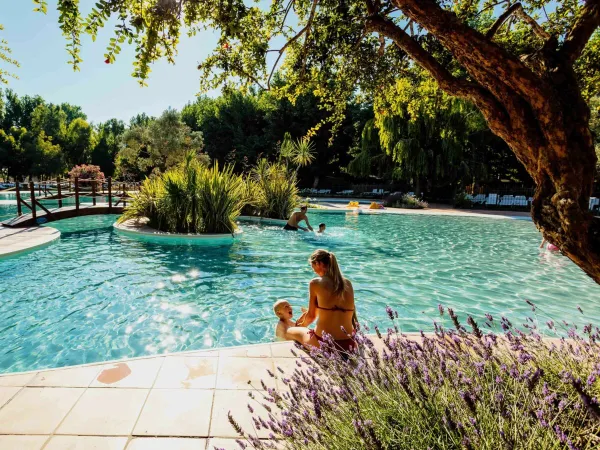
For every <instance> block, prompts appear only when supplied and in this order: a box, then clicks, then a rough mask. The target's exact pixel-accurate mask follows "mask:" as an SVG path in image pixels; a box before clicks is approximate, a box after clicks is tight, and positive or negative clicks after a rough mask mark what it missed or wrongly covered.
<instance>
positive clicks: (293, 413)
mask: <svg viewBox="0 0 600 450" xmlns="http://www.w3.org/2000/svg"><path fill="white" fill-rule="evenodd" d="M528 303H529V304H530V306H531V307H532V309H534V310H535V306H534V305H533V304H531V303H530V302H528ZM439 311H440V315H441V319H440V322H439V323H435V332H434V333H432V334H427V335H426V334H423V333H421V335H420V336H417V335H413V336H408V335H404V334H402V333H401V332H400V330H399V329H398V327H397V326H396V324H395V323H394V322H395V319H396V318H397V317H398V315H397V313H396V312H394V311H393V310H392V309H391V308H389V307H388V308H387V312H388V315H389V317H390V319H391V321H392V324H391V327H390V328H389V329H388V330H387V333H385V334H382V333H381V332H380V331H379V329H377V328H376V329H375V331H376V333H377V338H373V339H371V338H369V337H367V335H366V334H365V332H364V331H365V330H359V331H358V333H357V335H356V338H355V339H356V340H357V341H358V342H359V344H360V346H361V347H362V349H363V351H362V354H350V355H345V354H341V353H339V352H337V351H334V350H332V347H331V346H330V345H329V346H327V345H326V346H324V347H322V348H321V349H317V350H312V351H311V352H310V355H309V354H307V355H306V356H302V357H301V358H300V361H298V362H297V365H298V367H297V368H296V369H295V370H294V372H293V373H285V371H283V370H282V369H281V368H278V369H277V372H276V373H274V374H273V373H270V375H271V376H273V377H276V378H279V379H281V381H282V382H283V383H284V384H285V385H286V386H287V389H286V390H283V391H277V390H274V389H269V388H268V387H267V386H266V385H264V383H263V386H262V388H260V390H257V391H256V393H254V394H253V395H252V396H251V397H252V400H250V403H249V404H248V408H249V410H250V412H251V413H254V414H253V429H252V430H248V429H243V428H242V427H241V426H240V425H239V423H238V422H237V421H236V414H235V413H230V415H229V419H230V422H231V424H232V425H233V427H234V428H235V429H236V430H237V431H238V433H239V434H240V440H239V441H238V443H239V445H240V447H242V448H246V447H250V448H289V449H300V448H302V449H359V448H362V449H473V450H475V449H490V450H492V449H494V450H496V449H531V450H534V449H535V450H537V449H571V450H572V449H598V448H600V406H599V402H598V398H599V397H600V385H599V382H598V380H597V378H598V377H599V376H600V346H599V344H598V341H599V339H600V329H599V328H598V327H594V326H592V325H591V324H587V325H585V326H584V327H583V329H578V328H577V326H575V325H573V324H568V323H566V322H564V323H563V324H561V325H560V327H557V325H556V324H554V322H552V321H548V322H547V323H546V324H544V325H543V328H544V329H545V331H544V333H545V334H548V333H550V334H552V335H553V336H555V339H551V340H548V339H543V337H542V334H541V333H542V332H541V330H540V329H539V328H538V327H539V326H540V325H539V324H538V322H537V319H534V318H528V319H527V321H526V323H524V324H523V326H522V327H516V326H514V325H513V324H512V323H511V322H510V321H509V320H508V319H507V318H505V317H501V318H499V319H498V318H496V317H492V316H491V315H489V314H487V315H486V321H485V322H486V329H487V330H495V331H484V330H482V329H481V328H480V327H479V325H478V324H477V323H476V321H475V320H474V319H473V318H472V317H470V316H469V317H468V318H467V327H468V329H467V327H466V326H464V325H463V324H462V323H461V322H460V321H459V319H458V317H457V315H456V314H455V313H454V311H453V310H452V309H450V308H448V310H447V311H446V310H445V309H444V308H443V307H442V306H441V305H440V306H439ZM580 311H581V310H580ZM444 322H448V324H451V325H450V326H449V327H445V326H444ZM557 328H558V330H557ZM559 335H563V336H567V337H566V338H565V337H558V336H559ZM327 340H328V339H327V338H326V341H327ZM329 342H330V344H331V341H329ZM299 352H300V353H302V351H301V350H300V351H299ZM255 411H256V412H255ZM261 430H262V432H264V431H266V432H267V434H268V435H269V437H270V440H259V439H258V438H257V431H258V432H261Z"/></svg>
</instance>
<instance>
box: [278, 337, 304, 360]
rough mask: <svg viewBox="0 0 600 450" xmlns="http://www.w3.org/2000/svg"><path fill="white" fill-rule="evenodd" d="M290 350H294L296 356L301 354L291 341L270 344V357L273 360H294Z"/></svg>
mask: <svg viewBox="0 0 600 450" xmlns="http://www.w3.org/2000/svg"><path fill="white" fill-rule="evenodd" d="M292 350H294V351H295V352H296V354H297V355H300V354H301V353H302V350H299V349H297V348H296V345H295V344H294V343H293V342H292V341H287V342H281V343H277V344H271V355H272V356H273V357H274V358H295V356H294V355H293V354H292Z"/></svg>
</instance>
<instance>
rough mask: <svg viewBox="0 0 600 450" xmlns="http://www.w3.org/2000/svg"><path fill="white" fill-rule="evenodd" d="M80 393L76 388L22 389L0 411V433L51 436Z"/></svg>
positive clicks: (81, 391)
mask: <svg viewBox="0 0 600 450" xmlns="http://www.w3.org/2000/svg"><path fill="white" fill-rule="evenodd" d="M83 391H84V390H83V389H77V388H52V389H50V388H24V389H22V390H21V391H20V392H19V393H18V394H17V395H16V397H15V398H13V399H12V400H11V401H10V402H9V403H8V404H7V405H6V406H4V407H3V408H2V409H0V433H3V434H50V433H52V432H53V431H54V429H55V428H56V427H57V426H58V424H59V423H60V421H61V420H62V419H63V417H65V416H66V415H67V413H68V412H69V410H70V409H71V408H72V407H73V405H74V404H75V402H76V401H77V399H78V398H79V397H80V396H81V394H82V393H83Z"/></svg>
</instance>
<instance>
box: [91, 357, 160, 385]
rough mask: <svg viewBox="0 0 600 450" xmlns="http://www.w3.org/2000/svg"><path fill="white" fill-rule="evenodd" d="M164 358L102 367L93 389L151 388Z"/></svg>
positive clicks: (93, 383) (93, 382)
mask: <svg viewBox="0 0 600 450" xmlns="http://www.w3.org/2000/svg"><path fill="white" fill-rule="evenodd" d="M163 360H164V358H162V357H160V358H149V359H138V360H135V361H124V362H117V363H113V364H106V365H105V366H102V370H101V372H100V373H99V374H98V376H97V377H96V379H95V380H94V381H92V384H91V387H119V388H147V389H149V388H151V387H152V384H153V383H154V380H155V379H156V375H157V374H158V370H159V369H160V366H161V365H162V363H163Z"/></svg>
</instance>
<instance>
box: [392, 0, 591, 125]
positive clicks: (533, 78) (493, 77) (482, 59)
mask: <svg viewBox="0 0 600 450" xmlns="http://www.w3.org/2000/svg"><path fill="white" fill-rule="evenodd" d="M595 1H600V0H595ZM393 2H394V4H395V5H396V6H398V7H399V8H400V9H401V10H402V12H403V13H404V14H405V15H406V16H407V17H408V18H410V19H413V20H414V21H415V22H417V23H418V24H420V25H421V26H422V27H423V28H425V29H426V30H427V31H428V32H429V33H431V34H432V35H433V36H435V37H436V38H437V39H438V40H439V41H440V43H441V44H442V45H443V46H444V47H446V48H447V49H448V50H449V51H450V52H451V53H452V54H453V55H454V57H455V58H456V59H457V61H458V62H459V63H460V64H461V65H462V66H463V67H464V68H465V69H466V70H467V71H468V72H469V74H470V75H471V77H472V78H473V79H474V80H476V81H477V83H479V84H480V85H481V86H484V87H486V89H490V92H493V88H494V87H495V86H499V85H500V84H503V85H505V86H506V87H509V88H510V89H511V90H512V91H513V92H514V93H517V94H519V95H520V96H522V97H523V98H524V99H525V100H526V101H528V102H531V103H530V104H531V106H532V107H533V108H534V109H535V111H536V112H537V113H538V114H541V115H544V116H548V114H550V112H549V111H548V109H547V108H545V107H544V105H543V104H542V103H540V102H539V101H538V99H539V98H549V97H551V96H552V95H553V91H552V88H551V87H550V85H549V84H548V83H547V82H546V81H545V80H544V79H543V78H540V77H539V76H537V75H536V74H535V73H534V72H533V71H532V70H531V69H530V68H528V67H527V66H526V65H525V64H524V63H523V62H521V61H520V60H519V59H518V58H517V57H515V56H513V55H511V54H509V53H508V52H507V51H506V50H504V49H503V48H502V47H500V46H499V45H498V44H496V43H494V42H493V41H492V40H490V39H487V38H486V37H485V36H484V35H483V34H481V33H479V32H478V31H476V30H474V29H473V28H471V27H469V26H468V25H467V24H465V23H464V22H462V21H460V20H459V19H458V18H457V17H456V15H455V14H454V13H452V12H451V11H448V10H446V9H444V8H442V7H441V6H440V5H439V4H438V2H437V1H436V0H393ZM494 94H495V93H494ZM498 94H500V92H498ZM498 98H499V99H500V98H502V97H498ZM554 113H555V112H554V111H553V112H552V114H551V115H552V117H545V120H548V121H549V122H552V121H555V120H559V117H558V116H557V114H558V115H559V112H556V114H554Z"/></svg>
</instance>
